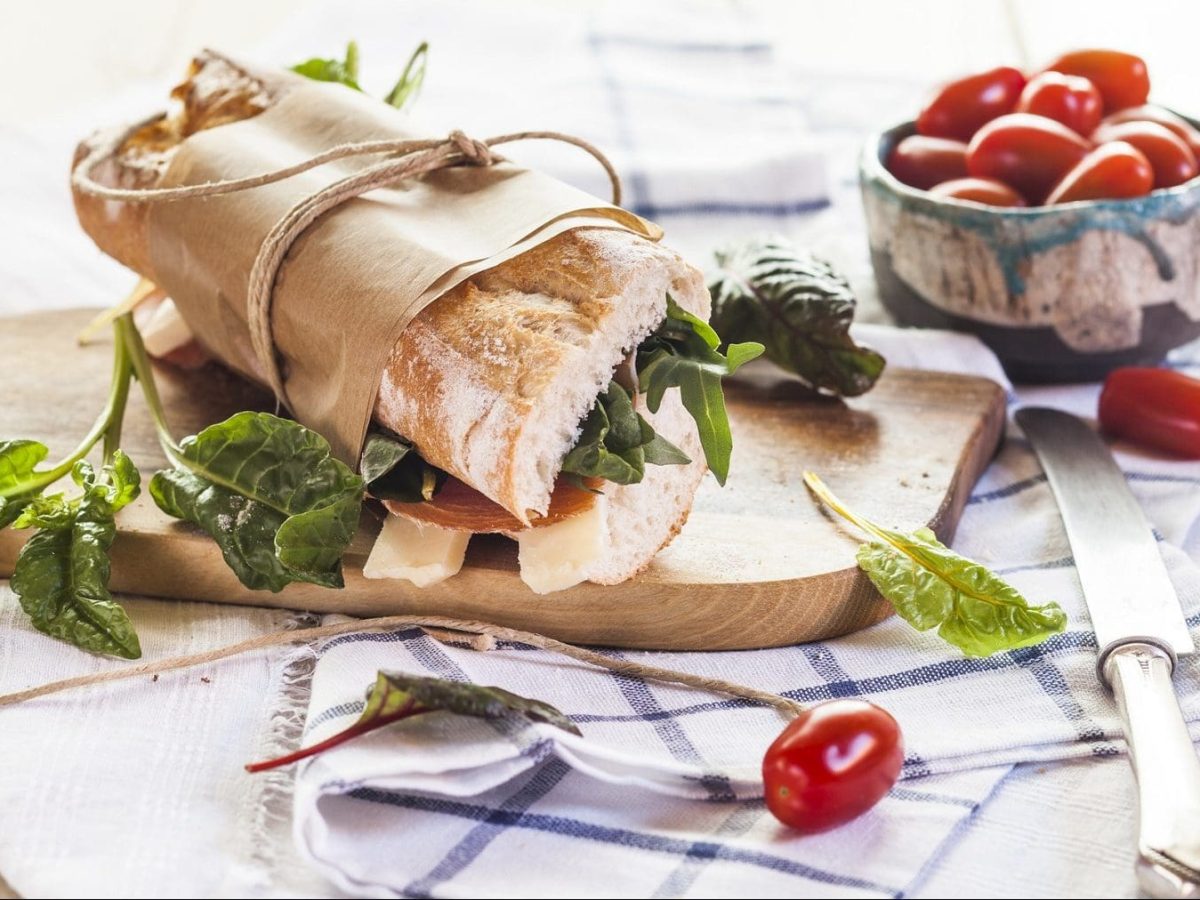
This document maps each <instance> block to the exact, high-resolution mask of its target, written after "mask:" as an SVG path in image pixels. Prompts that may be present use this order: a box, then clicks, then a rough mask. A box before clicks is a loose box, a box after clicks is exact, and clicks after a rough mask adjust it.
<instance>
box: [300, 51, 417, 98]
mask: <svg viewBox="0 0 1200 900" xmlns="http://www.w3.org/2000/svg"><path fill="white" fill-rule="evenodd" d="M428 57H429V44H428V43H427V42H425V41H422V42H421V43H420V44H419V45H418V46H417V49H415V50H414V51H413V53H412V56H410V57H409V58H408V64H407V65H405V67H404V71H403V72H402V73H401V75H400V78H399V80H397V82H396V84H395V86H394V87H393V88H392V89H391V90H390V91H388V93H387V94H386V96H385V97H384V98H383V102H384V103H386V104H388V105H389V106H393V107H395V108H396V109H403V108H404V106H405V104H407V103H408V102H409V101H410V100H413V99H415V98H416V96H417V94H419V93H420V92H421V85H423V84H424V83H425V66H426V61H427V59H428ZM292 71H293V72H295V73H296V74H297V75H303V76H304V77H305V78H311V79H312V80H313V81H328V82H332V83H333V84H343V85H345V86H346V87H348V88H350V89H351V90H355V91H360V92H361V91H362V87H361V86H359V83H358V43H357V42H356V41H351V42H350V43H349V44H347V45H346V56H345V58H343V59H325V58H323V57H319V56H314V57H313V58H312V59H306V60H305V61H304V62H302V63H298V64H296V65H294V66H292Z"/></svg>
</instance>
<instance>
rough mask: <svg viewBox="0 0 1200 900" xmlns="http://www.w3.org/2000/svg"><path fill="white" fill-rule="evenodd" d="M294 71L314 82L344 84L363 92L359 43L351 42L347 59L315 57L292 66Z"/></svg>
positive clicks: (347, 48)
mask: <svg viewBox="0 0 1200 900" xmlns="http://www.w3.org/2000/svg"><path fill="white" fill-rule="evenodd" d="M292 71H293V72H295V73H296V74H297V75H303V76H304V77H305V78H311V79H312V80H313V81H330V82H333V83H334V84H344V85H345V86H346V87H348V88H351V89H352V90H355V91H361V90H362V88H361V87H359V86H358V43H357V42H356V41H351V42H350V43H349V44H347V45H346V57H345V59H323V58H321V57H319V56H314V57H313V58H312V59H307V60H305V61H304V62H302V63H298V64H297V65H294V66H292Z"/></svg>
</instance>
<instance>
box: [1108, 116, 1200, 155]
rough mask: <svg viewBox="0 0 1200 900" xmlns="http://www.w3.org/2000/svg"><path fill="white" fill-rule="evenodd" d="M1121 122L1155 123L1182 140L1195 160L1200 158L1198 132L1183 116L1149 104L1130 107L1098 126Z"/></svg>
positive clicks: (1199, 137) (1109, 117)
mask: <svg viewBox="0 0 1200 900" xmlns="http://www.w3.org/2000/svg"><path fill="white" fill-rule="evenodd" d="M1122 122H1157V123H1158V124H1159V125H1162V126H1163V127H1164V128H1169V129H1171V131H1173V132H1175V134H1177V135H1179V136H1180V137H1181V138H1183V139H1184V140H1185V141H1186V142H1187V145H1188V146H1189V147H1191V148H1192V152H1193V153H1195V154H1197V158H1200V131H1197V130H1196V128H1195V127H1194V126H1193V125H1192V123H1191V122H1189V121H1187V119H1185V118H1183V116H1177V115H1175V113H1173V112H1171V111H1170V110H1169V109H1163V108H1162V107H1161V106H1154V105H1153V104H1150V103H1147V104H1145V105H1143V106H1131V107H1129V108H1128V109H1122V110H1118V111H1117V112H1115V113H1113V114H1112V115H1110V116H1106V117H1105V118H1104V120H1103V121H1101V122H1100V124H1101V125H1102V126H1103V125H1119V124H1121V123H1122Z"/></svg>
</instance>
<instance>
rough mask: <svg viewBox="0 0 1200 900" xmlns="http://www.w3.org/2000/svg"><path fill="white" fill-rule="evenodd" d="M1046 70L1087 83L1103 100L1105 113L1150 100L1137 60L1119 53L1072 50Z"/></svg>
mask: <svg viewBox="0 0 1200 900" xmlns="http://www.w3.org/2000/svg"><path fill="white" fill-rule="evenodd" d="M1046 69H1047V70H1048V71H1051V72H1062V73H1063V74H1064V75H1079V76H1080V77H1082V78H1086V79H1088V80H1089V81H1090V82H1091V83H1092V84H1094V85H1095V86H1096V88H1097V89H1098V90H1099V91H1100V96H1101V97H1103V98H1104V110H1105V112H1115V111H1116V110H1118V109H1124V108H1125V107H1127V106H1140V105H1141V104H1143V103H1145V102H1146V98H1147V97H1149V96H1150V75H1149V74H1148V73H1147V72H1146V63H1145V62H1144V61H1143V60H1142V58H1141V57H1140V56H1134V55H1133V54H1132V53H1122V52H1120V51H1119V50H1075V51H1073V52H1071V53H1064V54H1063V55H1062V56H1060V57H1059V58H1058V59H1056V60H1055V61H1054V62H1052V63H1050V65H1048V66H1046Z"/></svg>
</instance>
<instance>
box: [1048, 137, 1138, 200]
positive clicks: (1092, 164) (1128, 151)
mask: <svg viewBox="0 0 1200 900" xmlns="http://www.w3.org/2000/svg"><path fill="white" fill-rule="evenodd" d="M1153 187H1154V169H1153V167H1152V166H1151V165H1150V160H1148V159H1146V157H1145V154H1143V153H1142V151H1141V150H1138V149H1137V148H1136V147H1134V146H1132V145H1131V144H1127V143H1125V142H1124V141H1112V142H1111V143H1108V144H1101V145H1100V146H1099V147H1097V148H1096V149H1095V150H1093V151H1092V152H1091V153H1089V154H1088V155H1087V156H1085V157H1084V158H1083V159H1082V160H1080V161H1079V164H1078V165H1077V166H1075V168H1073V169H1072V170H1071V171H1070V172H1068V173H1067V174H1066V175H1064V176H1063V179H1062V181H1060V182H1059V183H1058V184H1057V185H1055V187H1054V190H1053V191H1051V192H1050V196H1048V197H1047V198H1046V205H1047V206H1050V205H1051V204H1054V203H1072V202H1074V201H1076V200H1123V199H1128V198H1130V197H1141V196H1143V195H1145V194H1148V193H1150V189H1151V188H1153Z"/></svg>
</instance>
